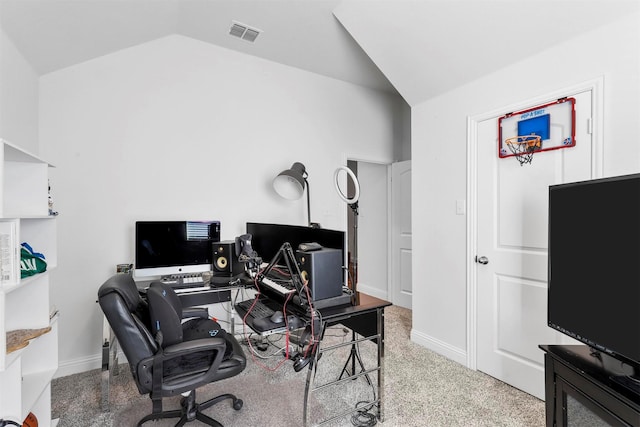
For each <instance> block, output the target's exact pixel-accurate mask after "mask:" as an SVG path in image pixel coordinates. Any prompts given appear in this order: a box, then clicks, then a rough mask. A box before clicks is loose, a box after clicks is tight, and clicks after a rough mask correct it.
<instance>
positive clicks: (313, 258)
mask: <svg viewBox="0 0 640 427" xmlns="http://www.w3.org/2000/svg"><path fill="white" fill-rule="evenodd" d="M296 260H297V261H298V265H299V266H300V273H301V274H302V280H303V281H304V280H308V281H309V283H308V286H309V291H310V292H311V300H312V301H318V300H322V299H326V298H333V297H337V296H340V295H342V279H343V273H342V251H341V250H340V249H330V248H323V249H319V250H317V251H300V250H299V251H296Z"/></svg>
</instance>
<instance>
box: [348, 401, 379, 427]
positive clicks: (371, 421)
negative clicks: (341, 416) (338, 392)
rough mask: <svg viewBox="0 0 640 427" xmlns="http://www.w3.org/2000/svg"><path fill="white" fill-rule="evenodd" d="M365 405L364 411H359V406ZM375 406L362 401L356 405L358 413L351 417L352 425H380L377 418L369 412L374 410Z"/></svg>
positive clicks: (359, 426)
mask: <svg viewBox="0 0 640 427" xmlns="http://www.w3.org/2000/svg"><path fill="white" fill-rule="evenodd" d="M363 404H364V405H365V406H363V409H358V405H363ZM367 406H368V407H367ZM373 406H374V404H372V403H370V402H366V401H360V402H358V403H356V409H358V411H357V412H356V413H355V414H353V415H352V416H351V424H353V425H354V426H358V427H369V426H374V425H376V424H377V423H378V420H377V418H376V416H375V415H374V414H372V413H371V412H369V411H370V410H371V409H372V408H373ZM365 408H366V409H365Z"/></svg>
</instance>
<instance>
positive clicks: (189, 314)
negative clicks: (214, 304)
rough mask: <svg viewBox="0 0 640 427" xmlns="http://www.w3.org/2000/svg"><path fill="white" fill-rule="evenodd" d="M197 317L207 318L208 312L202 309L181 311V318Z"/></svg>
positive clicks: (192, 308)
mask: <svg viewBox="0 0 640 427" xmlns="http://www.w3.org/2000/svg"><path fill="white" fill-rule="evenodd" d="M190 317H197V318H200V319H208V318H209V310H207V309H206V308H204V307H185V308H183V309H182V318H183V319H187V318H190Z"/></svg>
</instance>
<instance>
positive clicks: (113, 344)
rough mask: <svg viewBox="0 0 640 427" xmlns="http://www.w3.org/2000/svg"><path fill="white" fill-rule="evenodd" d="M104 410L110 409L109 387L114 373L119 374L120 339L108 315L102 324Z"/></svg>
mask: <svg viewBox="0 0 640 427" xmlns="http://www.w3.org/2000/svg"><path fill="white" fill-rule="evenodd" d="M102 337H103V344H102V373H101V383H102V384H101V391H102V402H101V406H102V410H103V411H109V388H110V385H111V384H110V383H111V380H112V378H113V376H114V375H118V340H117V339H116V336H115V334H114V333H113V330H112V329H111V326H110V325H109V322H107V319H106V317H105V318H104V320H103V326H102Z"/></svg>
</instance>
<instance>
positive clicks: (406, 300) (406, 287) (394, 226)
mask: <svg viewBox="0 0 640 427" xmlns="http://www.w3.org/2000/svg"><path fill="white" fill-rule="evenodd" d="M412 293H413V289H412V281H411V161H410V160H408V161H405V162H397V163H393V164H392V165H391V302H392V303H394V304H395V305H399V306H401V307H405V308H411V297H412Z"/></svg>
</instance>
